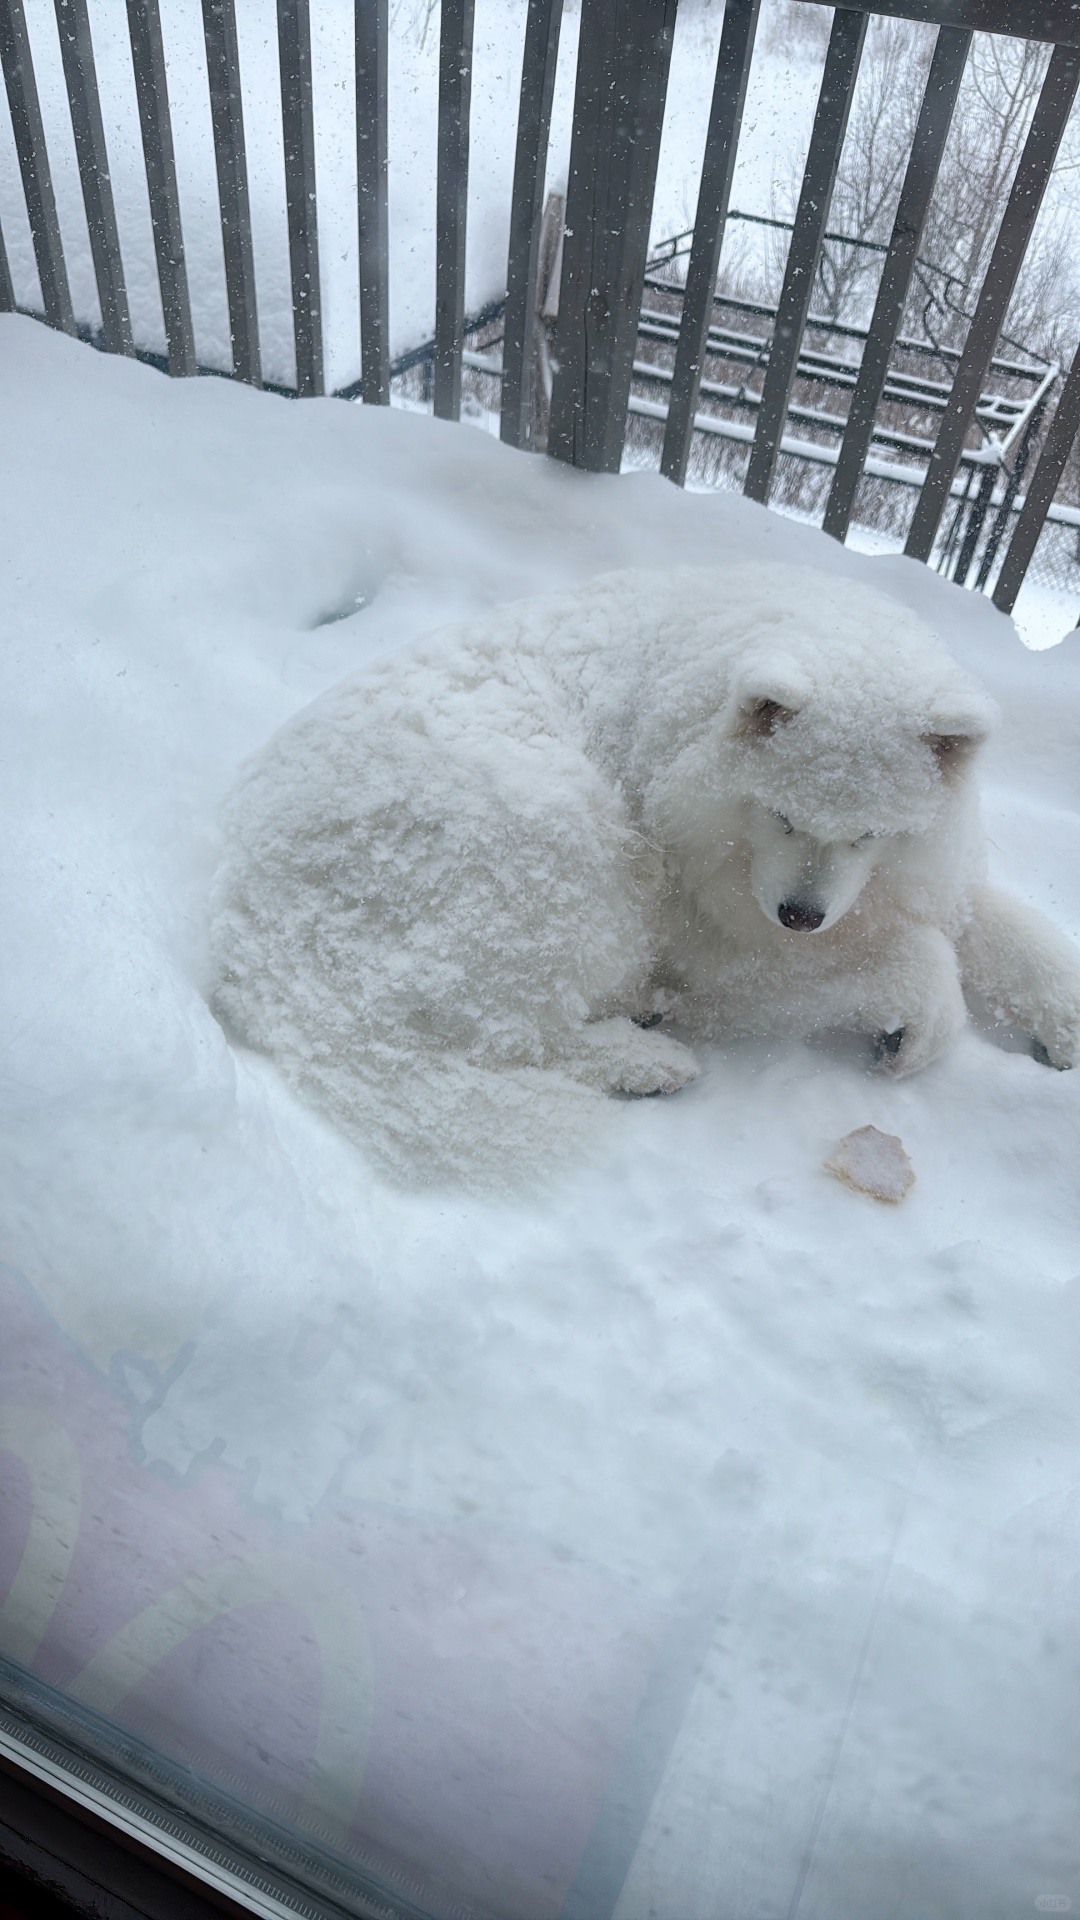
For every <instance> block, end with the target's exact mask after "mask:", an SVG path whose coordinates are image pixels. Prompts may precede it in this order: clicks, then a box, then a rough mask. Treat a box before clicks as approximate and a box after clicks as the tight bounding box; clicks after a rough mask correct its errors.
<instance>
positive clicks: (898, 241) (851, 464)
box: [822, 27, 971, 540]
mask: <svg viewBox="0 0 1080 1920" xmlns="http://www.w3.org/2000/svg"><path fill="white" fill-rule="evenodd" d="M970 45H971V33H970V31H968V30H967V29H965V28H961V27H942V28H940V30H939V32H938V37H937V43H936V45H935V47H934V57H933V59H932V60H931V63H930V72H929V74H928V76H927V81H926V90H925V92H924V94H923V99H922V106H921V108H920V110H919V120H918V125H917V126H916V128H915V138H914V140H913V142H912V146H911V157H910V159H909V161H908V167H907V172H906V174H905V176H904V184H903V186H902V187H901V189H900V199H899V201H898V202H897V208H896V219H895V221H894V222H893V230H892V238H891V240H890V241H889V251H888V254H887V255H886V258H885V265H884V268H883V270H882V275H881V284H880V286H879V287H878V293H877V301H876V303H875V306H874V317H873V319H872V320H871V322H870V332H869V335H868V336H867V341H866V345H865V347H864V349H863V357H862V365H861V366H860V368H859V377H858V380H857V381H856V383H855V392H854V393H853V395H852V398H851V406H850V409H849V411H848V420H847V427H846V429H845V431H844V438H843V440H842V442H841V445H840V455H839V459H838V461H837V465H836V471H835V473H834V474H833V481H832V486H831V487H830V489H829V499H828V504H827V505H826V508H825V518H824V521H823V522H822V525H823V526H824V529H825V532H826V533H828V534H831V535H832V537H833V539H834V540H843V538H844V537H845V535H846V533H847V530H848V524H849V522H850V520H851V512H852V508H853V506H854V504H855V494H856V491H857V489H858V485H859V481H860V479H861V478H862V472H863V468H864V467H865V465H866V456H867V454H868V452H869V450H870V440H871V436H872V434H873V431H874V420H875V417H876V414H877V408H878V402H879V401H880V399H881V395H882V391H883V389H884V386H885V378H886V375H887V373H888V371H889V361H890V359H891V357H892V352H893V348H894V346H895V344H896V337H897V335H898V333H899V332H900V326H901V323H902V321H903V317H904V307H905V304H906V302H907V297H908V291H909V289H910V287H911V280H912V275H913V274H914V271H915V262H916V259H917V258H918V252H919V243H920V241H921V239H922V235H923V229H924V227H925V225H926V218H927V214H928V213H929V210H930V199H931V195H932V194H933V191H934V183H935V181H936V180H937V176H938V171H939V169H940V166H941V159H942V155H943V153H944V151H945V141H946V138H947V136H948V132H949V128H950V126H951V125H952V118H953V113H954V111H955V108H956V100H957V95H958V94H959V91H960V82H961V80H962V79H963V76H964V66H965V63H966V61H967V55H968V48H969V46H970Z"/></svg>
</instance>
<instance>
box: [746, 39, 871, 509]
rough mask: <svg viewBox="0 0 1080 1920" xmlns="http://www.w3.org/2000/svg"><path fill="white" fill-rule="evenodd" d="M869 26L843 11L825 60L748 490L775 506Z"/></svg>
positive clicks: (750, 493)
mask: <svg viewBox="0 0 1080 1920" xmlns="http://www.w3.org/2000/svg"><path fill="white" fill-rule="evenodd" d="M866 27H867V15H866V14H865V13H862V12H856V11H855V9H854V8H852V9H851V10H848V9H846V8H841V7H838V8H837V10H836V13H835V15H834V17H833V26H832V33H831V35H830V38H829V50H828V53H827V54H826V56H825V71H824V73H823V74H822V77H821V91H820V93H819V95H818V104H817V112H816V113H815V115H814V127H813V132H812V133H811V135H810V150H809V152H808V154H807V156H806V171H805V173H804V174H803V183H802V192H801V193H800V195H799V205H798V210H797V212H796V214H795V227H794V231H793V232H792V235H791V246H790V248H789V250H788V257H787V267H786V269H785V272H784V285H783V289H782V291H781V294H780V303H779V306H778V307H777V311H776V323H775V326H774V328H773V336H772V340H771V342H770V345H769V361H768V366H767V367H766V370H765V384H764V387H763V388H762V394H761V408H760V411H759V413H758V421H757V431H756V433H755V435H754V444H753V447H752V448H751V451H750V464H749V467H748V469H747V474H746V484H745V486H744V488H743V491H744V493H746V494H747V496H748V497H749V498H750V499H751V500H760V501H762V502H765V501H767V500H768V497H769V491H770V488H771V486H772V482H773V475H774V473H775V472H776V461H777V456H778V455H779V452H780V438H781V435H782V433H783V431H784V419H785V416H786V414H787V410H788V401H789V400H790V398H791V389H792V386H793V385H794V381H795V370H796V367H797V366H798V360H799V348H800V347H801V345H802V337H803V332H804V330H805V327H806V316H807V314H808V313H809V311H810V296H811V294H812V292H813V288H814V278H815V275H816V274H817V268H818V260H819V258H820V255H821V244H822V241H823V239H824V237H825V226H826V222H827V220H828V217H829V203H830V201H831V200H832V193H833V187H834V186H835V184H836V172H837V168H838V167H839V165H840V152H841V148H842V147H843V144H844V135H845V133H846V132H847V123H848V115H849V114H850V112H851V100H852V95H853V94H854V91H855V81H856V78H857V76H858V72H859V60H860V57H861V55H862V49H863V41H864V40H865V38H866Z"/></svg>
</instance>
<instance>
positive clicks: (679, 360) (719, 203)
mask: <svg viewBox="0 0 1080 1920" xmlns="http://www.w3.org/2000/svg"><path fill="white" fill-rule="evenodd" d="M760 5H761V0H728V4H727V6H726V7H725V9H724V27H723V32H722V33H721V36H720V51H719V54H718V55H717V61H716V81H715V84H714V87H713V97H712V108H711V111H710V114H709V131H708V135H707V137H706V141H705V157H704V160H703V162H702V168H701V187H700V190H699V193H698V203H697V217H696V219H695V221H694V240H693V245H692V247H691V250H690V263H689V266H688V267H687V271H686V292H685V295H684V297H683V305H682V317H681V319H680V321H679V340H678V345H677V347H676V350H675V367H674V371H673V373H672V379H671V392H670V395H669V398H668V417H667V427H666V429H665V432H664V448H663V453H662V454H661V457H660V471H661V473H664V474H666V475H667V478H668V479H669V480H674V481H675V483H676V485H677V486H680V487H681V486H682V485H683V483H684V482H685V479H686V463H687V461H688V459H689V457H690V442H691V439H692V437H693V432H694V414H695V412H696V411H697V403H698V394H699V392H700V389H701V375H702V370H703V368H704V365H705V349H706V344H707V341H708V337H709V322H710V321H711V319H712V317H713V295H714V293H715V292H716V276H717V273H718V272H719V268H720V251H721V248H722V246H723V241H724V227H725V224H726V221H727V213H728V202H729V200H730V197H731V180H732V175H733V174H734V171H735V155H736V152H737V150H738V145H739V133H740V130H741V127H742V117H743V106H744V103H745V100H746V83H747V80H748V79H749V77H750V61H751V59H752V57H753V52H754V35H755V33H756V30H757V18H758V10H759V7H760Z"/></svg>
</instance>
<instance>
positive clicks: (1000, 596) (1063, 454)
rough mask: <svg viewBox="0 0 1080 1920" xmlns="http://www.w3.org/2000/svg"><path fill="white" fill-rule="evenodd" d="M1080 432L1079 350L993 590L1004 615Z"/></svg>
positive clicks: (1012, 599) (1021, 580) (1023, 572)
mask: <svg viewBox="0 0 1080 1920" xmlns="http://www.w3.org/2000/svg"><path fill="white" fill-rule="evenodd" d="M1078 430H1080V347H1077V349H1076V353H1075V354H1074V356H1073V363H1072V366H1071V367H1070V368H1069V377H1068V379H1067V380H1066V382H1065V386H1064V389H1063V391H1062V395H1061V398H1060V400H1059V401H1058V403H1057V409H1056V411H1055V413H1054V417H1053V419H1052V420H1051V422H1050V431H1049V433H1048V434H1047V436H1046V443H1045V445H1044V447H1043V450H1042V453H1041V454H1040V456H1039V461H1038V465H1037V466H1036V468H1035V471H1034V473H1033V474H1032V476H1031V484H1030V486H1029V487H1028V489H1027V493H1026V495H1025V498H1024V504H1023V506H1022V507H1021V509H1020V513H1019V516H1018V518H1017V522H1016V525H1015V527H1014V528H1013V535H1012V539H1011V540H1010V541H1009V546H1008V551H1007V552H1006V555H1005V558H1004V560H1003V562H1002V565H1001V572H1000V573H999V574H998V578H997V584H996V586H995V587H994V592H993V601H994V605H995V607H1000V608H1001V611H1002V613H1011V612H1012V610H1013V607H1014V606H1015V605H1016V596H1017V594H1018V593H1019V591H1020V588H1021V587H1022V585H1023V583H1024V575H1025V574H1026V573H1027V570H1028V567H1029V566H1030V565H1031V559H1032V555H1033V554H1034V552H1035V548H1036V546H1037V544H1038V539H1039V535H1040V533H1041V532H1042V530H1043V526H1044V523H1045V521H1046V516H1047V513H1048V512H1049V510H1050V505H1051V502H1052V500H1053V498H1054V495H1055V493H1056V492H1057V489H1058V482H1059V481H1060V479H1061V476H1062V474H1063V473H1064V471H1065V462H1066V460H1067V459H1068V457H1069V452H1070V449H1071V447H1072V444H1073V441H1074V440H1075V439H1076V435H1077V431H1078Z"/></svg>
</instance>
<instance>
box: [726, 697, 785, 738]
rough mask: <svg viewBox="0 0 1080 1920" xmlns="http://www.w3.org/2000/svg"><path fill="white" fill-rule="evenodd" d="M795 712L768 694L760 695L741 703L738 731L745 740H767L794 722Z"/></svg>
mask: <svg viewBox="0 0 1080 1920" xmlns="http://www.w3.org/2000/svg"><path fill="white" fill-rule="evenodd" d="M795 711H796V710H795V708H793V707H786V706H784V705H783V703H782V702H781V701H779V700H773V699H771V698H770V696H769V695H768V694H767V693H766V694H759V695H757V696H756V697H755V698H754V699H752V700H749V701H741V702H740V704H739V713H738V721H737V728H736V730H737V732H739V733H741V734H742V736H743V738H744V739H748V740H765V739H768V737H769V736H770V734H774V733H779V731H780V728H781V727H786V726H787V725H788V723H789V721H791V720H794V718H795Z"/></svg>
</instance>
